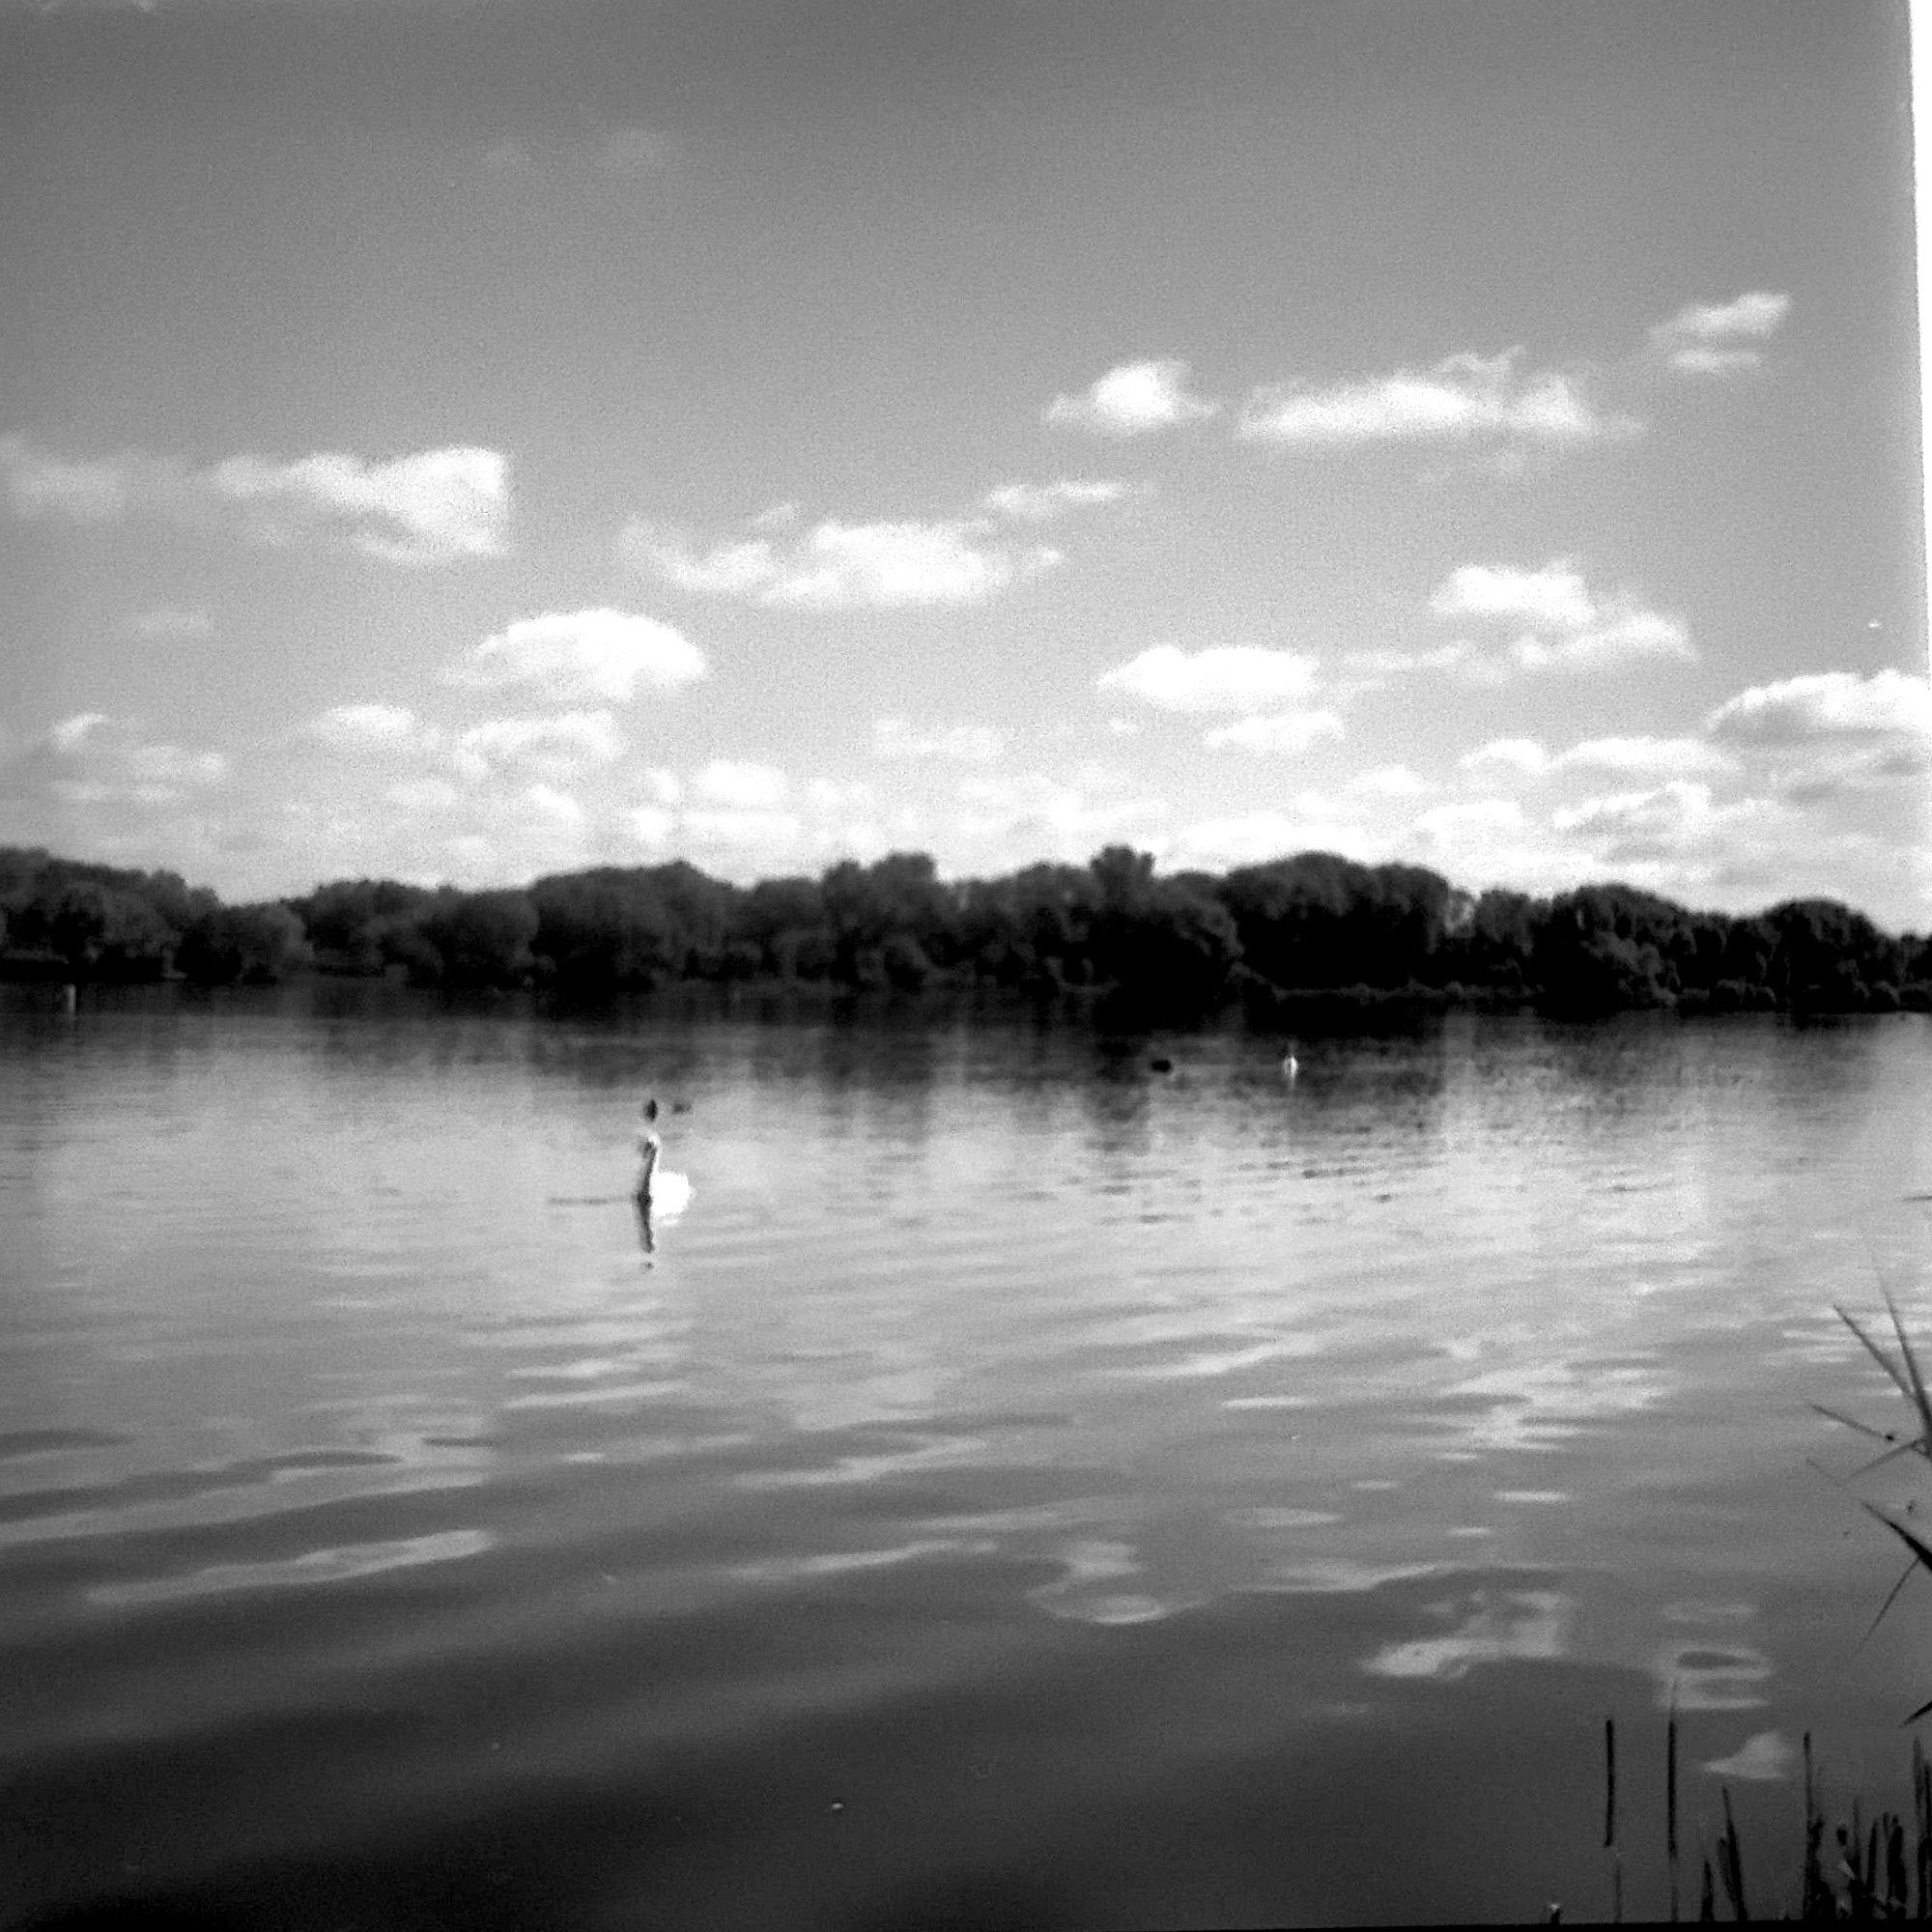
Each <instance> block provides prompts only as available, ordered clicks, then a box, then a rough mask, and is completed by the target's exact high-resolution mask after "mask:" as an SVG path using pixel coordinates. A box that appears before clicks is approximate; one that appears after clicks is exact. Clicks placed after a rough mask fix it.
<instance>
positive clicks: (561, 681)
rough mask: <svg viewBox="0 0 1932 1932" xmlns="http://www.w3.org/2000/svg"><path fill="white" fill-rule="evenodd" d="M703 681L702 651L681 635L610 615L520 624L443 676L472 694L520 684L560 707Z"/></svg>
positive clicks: (558, 616)
mask: <svg viewBox="0 0 1932 1932" xmlns="http://www.w3.org/2000/svg"><path fill="white" fill-rule="evenodd" d="M703 675H704V656H703V653H702V652H700V651H699V650H698V648H697V646H696V644H694V643H692V642H691V641H690V640H689V639H687V638H685V636H684V635H683V634H682V633H681V632H679V631H676V630H673V629H672V628H671V626H670V625H668V624H661V623H659V622H658V621H657V620H656V619H655V618H653V617H639V616H634V615H632V614H631V613H630V612H628V611H611V610H599V611H569V612H564V611H552V612H549V613H546V614H545V615H543V616H540V617H525V618H520V619H519V620H518V621H517V622H516V623H514V624H511V625H510V626H509V627H508V628H507V629H505V630H501V631H498V632H497V633H496V634H495V635H494V636H492V637H488V638H485V639H483V641H482V642H481V643H480V644H478V645H477V646H476V647H475V649H474V650H472V651H471V652H469V655H468V656H467V657H465V658H463V659H462V660H461V661H460V662H458V663H457V664H454V665H452V666H450V667H449V668H447V669H446V670H445V671H444V672H443V673H442V676H443V679H444V681H445V682H446V683H449V684H456V685H463V686H467V687H469V688H470V689H473V690H479V691H495V690H499V689H501V688H502V687H504V686H508V685H521V686H526V687H529V688H530V689H532V690H535V691H538V692H540V693H542V695H544V696H547V697H550V698H552V699H554V701H555V702H557V703H559V704H568V703H571V702H584V701H588V702H596V701H598V700H600V699H602V700H606V701H609V702H612V703H619V704H622V703H627V702H628V701H629V700H630V698H631V696H632V695H633V694H634V693H635V692H636V691H637V689H638V687H639V685H650V686H654V687H656V688H657V689H659V690H666V691H668V690H675V689H676V688H677V687H678V686H680V685H686V684H690V683H692V682H693V681H694V680H696V679H697V678H700V677H702V676H703Z"/></svg>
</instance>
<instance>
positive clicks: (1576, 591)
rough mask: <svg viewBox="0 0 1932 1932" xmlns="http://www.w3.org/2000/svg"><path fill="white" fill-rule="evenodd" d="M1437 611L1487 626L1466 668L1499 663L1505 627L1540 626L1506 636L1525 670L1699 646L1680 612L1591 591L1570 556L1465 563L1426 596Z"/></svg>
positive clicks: (1671, 654)
mask: <svg viewBox="0 0 1932 1932" xmlns="http://www.w3.org/2000/svg"><path fill="white" fill-rule="evenodd" d="M1429 608H1430V611H1431V612H1432V613H1433V614H1434V615H1435V616H1436V617H1437V618H1440V619H1444V620H1455V619H1459V618H1463V619H1471V620H1474V621H1476V622H1478V623H1481V624H1483V625H1484V626H1485V627H1486V628H1487V629H1488V630H1489V632H1490V635H1491V639H1492V648H1490V649H1488V650H1486V651H1485V652H1483V653H1482V654H1480V655H1475V654H1472V655H1471V657H1470V659H1469V661H1468V663H1467V665H1466V666H1465V667H1464V668H1476V667H1477V666H1482V667H1484V668H1488V669H1490V670H1492V671H1493V670H1494V669H1495V668H1497V667H1498V658H1497V654H1496V650H1495V649H1494V648H1493V645H1494V643H1495V642H1496V641H1497V640H1498V639H1500V638H1501V635H1502V630H1503V627H1510V628H1513V627H1514V626H1515V625H1517V624H1519V623H1522V624H1529V625H1533V626H1534V627H1535V628H1534V629H1531V630H1526V631H1523V632H1521V633H1520V635H1518V636H1517V637H1516V638H1515V639H1513V640H1508V641H1507V644H1506V658H1507V661H1509V662H1512V663H1514V664H1515V665H1516V666H1517V667H1518V668H1520V669H1523V670H1541V669H1548V668H1557V669H1570V670H1582V669H1592V668H1600V667H1603V666H1605V665H1612V664H1620V663H1627V662H1629V661H1631V660H1633V659H1638V658H1658V657H1663V658H1680V659H1685V660H1693V659H1694V658H1695V657H1696V651H1695V649H1694V648H1693V647H1692V645H1691V642H1690V633H1689V631H1688V630H1687V629H1686V628H1685V625H1684V622H1683V620H1682V619H1681V618H1679V617H1674V616H1671V615H1668V614H1667V613H1665V612H1663V611H1653V610H1650V609H1648V608H1647V607H1646V606H1645V605H1644V604H1642V603H1641V602H1640V601H1639V600H1638V599H1637V597H1636V596H1635V594H1634V592H1632V591H1629V590H1619V591H1616V592H1614V593H1613V594H1611V595H1610V596H1608V597H1602V598H1600V597H1597V596H1594V595H1592V593H1591V591H1590V589H1589V586H1588V585H1587V584H1586V583H1585V582H1584V580H1583V577H1582V574H1581V572H1580V571H1579V570H1578V569H1577V566H1576V565H1575V564H1574V563H1572V562H1570V561H1568V560H1567V559H1565V558H1558V559H1556V560H1555V561H1554V562H1551V563H1548V564H1545V565H1544V566H1543V568H1542V569H1540V570H1522V569H1519V568H1517V567H1515V566H1513V565H1509V564H1484V563H1470V564H1464V565H1463V566H1462V567H1461V568H1460V569H1458V570H1454V571H1452V572H1451V573H1450V574H1449V576H1448V577H1446V578H1445V579H1444V580H1443V581H1442V582H1440V583H1439V584H1437V585H1436V587H1435V591H1434V593H1433V594H1432V595H1431V597H1430V600H1429Z"/></svg>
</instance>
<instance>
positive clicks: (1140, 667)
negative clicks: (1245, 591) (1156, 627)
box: [1099, 644, 1317, 716]
mask: <svg viewBox="0 0 1932 1932" xmlns="http://www.w3.org/2000/svg"><path fill="white" fill-rule="evenodd" d="M1316 668H1317V666H1316V661H1315V659H1313V658H1311V657H1304V656H1302V655H1301V654H1299V653H1298V652H1295V651H1276V650H1266V649H1264V648H1263V647H1262V646H1260V645H1258V644H1216V645H1212V646H1210V647H1208V649H1206V650H1201V651H1196V652H1193V653H1192V654H1190V653H1188V652H1186V651H1183V650H1181V649H1180V648H1179V645H1176V644H1156V645H1155V646H1154V647H1153V648H1152V649H1151V650H1145V651H1143V652H1142V653H1141V654H1140V656H1139V657H1137V658H1131V659H1129V660H1128V662H1127V663H1125V664H1123V665H1117V666H1115V668H1113V669H1112V670H1109V671H1103V672H1102V673H1101V674H1100V678H1099V689H1100V690H1102V691H1121V692H1125V693H1126V694H1128V695H1129V696H1133V697H1138V698H1141V699H1142V700H1144V701H1145V702H1146V703H1149V704H1151V705H1154V706H1155V707H1157V708H1158V709H1160V710H1162V711H1180V712H1222V713H1228V712H1233V713H1237V714H1245V715H1249V716H1252V715H1254V714H1256V713H1258V712H1262V711H1264V710H1267V709H1268V708H1270V707H1271V706H1276V705H1282V704H1288V703H1291V702H1293V700H1294V699H1296V698H1298V697H1301V696H1305V695H1306V694H1307V692H1308V690H1309V688H1310V687H1311V686H1312V685H1313V683H1314V681H1315V672H1316Z"/></svg>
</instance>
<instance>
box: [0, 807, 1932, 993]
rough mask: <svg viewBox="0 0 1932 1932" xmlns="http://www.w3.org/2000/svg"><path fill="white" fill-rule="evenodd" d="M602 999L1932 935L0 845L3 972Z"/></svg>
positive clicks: (1066, 987)
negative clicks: (140, 864) (265, 876)
mask: <svg viewBox="0 0 1932 1932" xmlns="http://www.w3.org/2000/svg"><path fill="white" fill-rule="evenodd" d="M308 971H321V972H327V973H336V974H364V975H380V974H388V975H391V976H395V977H399V978H404V979H407V980H411V981H412V982H414V983H417V984H423V985H440V986H483V987H535V988H538V989H547V990H550V991H554V992H555V993H558V994H567V995H573V996H579V997H585V998H595V997H601V996H605V995H610V994H613V993H619V992H627V991H647V990H649V989H651V988H654V987H660V986H664V985H668V984H671V983H675V982H679V981H690V980H698V981H704V980H709V981H778V982H785V983H793V984H819V985H825V986H830V987H841V988H856V989H878V990H888V989H890V990H896V991H899V992H904V993H915V992H918V991H921V990H923V989H925V988H928V987H932V986H935V985H948V984H951V985H975V984H993V985H998V986H1003V987H1009V988H1015V989H1023V990H1034V991H1041V992H1055V993H1059V992H1084V993H1090V994H1094V995H1096V996H1105V997H1106V998H1108V999H1109V1000H1112V1001H1114V1002H1116V1003H1121V1002H1124V1003H1126V1004H1128V1005H1139V1006H1142V1007H1145V1008H1146V1009H1149V1010H1150V1011H1158V1012H1160V1013H1162V1014H1180V1013H1205V1012H1208V1011H1211V1010H1214V1009H1218V1008H1220V1007H1222V1006H1224V1005H1228V1004H1230V1003H1232V1002H1235V1001H1237V1000H1238V1001H1241V1002H1244V1003H1245V1004H1246V1005H1247V1006H1248V1007H1249V1009H1251V1010H1253V1011H1256V1012H1258V1013H1260V1014H1262V1015H1263V1016H1265V1015H1267V1014H1268V1013H1270V1012H1289V1011H1293V1010H1294V1009H1297V1008H1299V1007H1305V1006H1307V1005H1309V1004H1311V1003H1313V1004H1315V1005H1329V1006H1336V1007H1350V1008H1352V1007H1362V1006H1369V1005H1378V1004H1404V1003H1414V1004H1423V1005H1438V1006H1449V1005H1459V1004H1494V1005H1519V1004H1534V1005H1536V1006H1538V1007H1541V1008H1543V1009H1547V1010H1551V1011H1556V1012H1569V1013H1578V1014H1584V1013H1602V1012H1610V1011H1617V1010H1621V1009H1629V1008H1640V1007H1670V1006H1675V1007H1678V1008H1680V1009H1685V1010H1691V1011H1738V1010H1748V1009H1764V1010H1786V1011H1818V1012H1865V1011H1889V1010H1895V1009H1899V1008H1901V1007H1906V1008H1912V1009H1918V1010H1920V1011H1925V1010H1932V938H1925V937H1916V936H1914V935H1912V934H1906V935H1904V936H1902V937H1894V936H1892V935H1890V934H1889V933H1886V932H1884V931H1882V930H1881V929H1880V928H1879V927H1878V926H1876V925H1875V924H1873V923H1872V922H1871V921H1870V920H1868V919H1867V918H1865V917H1864V915H1863V914H1861V913H1860V912H1857V911H1855V910H1854V909H1852V908H1851V907H1849V906H1846V905H1842V904H1840V903H1838V902H1837V901H1836V900H1833V899H1823V898H1807V899H1787V900H1785V901H1783V902H1782V903H1780V904H1777V905H1775V906H1772V907H1770V908H1769V909H1768V910H1766V911H1764V912H1761V913H1757V914H1752V915H1747V916H1733V915H1730V914H1725V913H1715V912H1693V911H1690V910H1689V909H1687V908H1686V907H1684V906H1681V905H1678V904H1676V903H1674V902H1673V901H1672V900H1670V899H1667V898H1663V897H1661V896H1659V895H1656V894H1654V893H1647V892H1642V891H1639V890H1637V889H1635V888H1634V887H1631V886H1626V885H1617V884H1608V885H1592V886H1584V887H1582V888H1580V889H1578V890H1577V891H1574V892H1567V893H1560V894H1557V895H1553V896H1551V897H1548V898H1536V897H1531V896H1529V895H1526V894H1522V893H1515V892H1508V891H1502V890H1492V891H1489V892H1485V893H1482V894H1480V895H1471V894H1469V893H1465V892H1462V891H1459V890H1458V889H1457V888H1455V887H1454V886H1452V885H1451V884H1450V883H1449V881H1448V880H1446V879H1444V878H1443V877H1441V876H1440V875H1439V874H1438V873H1435V872H1433V871H1431V870H1429V869H1427V868H1426V867H1420V866H1406V865H1381V866H1365V865H1360V864H1357V863H1356V862H1354V861H1352V860H1350V859H1344V858H1341V857H1338V856H1337V855H1335V854H1334V853H1328V852H1304V853H1300V854H1298V855H1296V856H1294V857H1293V858H1283V859H1277V860H1273V861H1271V862H1269V863H1268V864H1266V865H1259V866H1244V867H1237V868H1236V869H1235V870H1233V871H1230V872H1228V873H1225V874H1219V875H1217V874H1214V873H1210V872H1200V871H1183V872H1173V873H1164V874H1163V873H1156V872H1155V870H1154V862H1153V859H1152V856H1151V854H1149V853H1146V852H1137V851H1135V850H1133V849H1132V848H1130V847H1128V846H1124V845H1110V846H1108V847H1107V848H1106V849H1105V850H1104V851H1101V852H1099V853H1097V854H1096V855H1095V856H1094V859H1093V860H1091V861H1090V862H1089V863H1088V864H1087V865H1085V866H1070V865H1048V864H1042V865H1036V866H1028V867H1024V868H1023V869H1021V870H1019V871H1017V872H1012V873H1009V874H1008V875H1006V876H1004V877H1000V878H992V879H962V880H956V881H948V880H943V879H941V878H940V877H939V874H938V871H937V868H936V867H935V866H934V864H933V862H932V860H931V859H930V858H929V857H928V856H926V855H925V854H923V853H911V852H896V853H893V854H891V855H890V856H888V857H886V858H883V859H880V860H878V861H876V862H875V863H873V864H871V865H860V864H858V863H856V862H855V861H852V860H844V861H841V862H840V863H839V864H838V865H835V866H833V867H829V868H828V869H827V870H825V871H824V872H822V873H820V874H819V875H818V876H817V877H815V878H814V877H810V876H805V875H801V876H798V877H791V878H777V879H764V880H760V881H759V882H758V883H757V884H755V885H753V886H736V885H732V884H730V883H728V882H726V881H725V880H723V879H715V878H712V877H710V876H709V875H708V874H707V873H705V872H702V871H700V870H698V869H697V867H695V866H691V865H689V864H686V863H685V862H683V861H676V862H673V863H671V864H669V865H664V866H651V867H608V866H607V867H593V868H591V869H589V870H585V871H577V872H561V873H554V874H551V875H549V876H546V877H544V878H540V879H537V880H534V881H533V882H532V883H531V884H529V885H528V886H526V887H523V888H521V889H517V890H505V891H487V892H473V893H467V892H458V891H456V890H455V889H453V888H450V887H442V888H439V889H435V890H431V889H427V888H424V887H420V886H412V885H405V884H402V883H400V882H398V881H396V880H393V879H340V880H335V881H332V882H330V883H329V884H327V885H322V886H318V887H317V888H316V889H315V890H314V891H313V892H311V893H308V894H305V895H301V896H299V897H294V898H287V899H279V900H268V901H261V902H256V903H251V904H242V905H224V904H222V902H221V901H220V900H219V899H218V898H217V897H216V896H215V895H214V894H213V893H212V892H210V891H209V890H208V889H207V888H205V887H190V886H188V885H187V884H185V882H184V881H183V880H182V878H181V877H180V876H179V875H178V874H176V873H173V872H166V871H161V872H141V871H133V870H127V869H122V868H117V867H108V866H96V865H86V864H82V863H79V862H76V861H72V860H67V859H60V858H56V857H53V856H51V855H50V854H48V853H47V852H45V851H43V850H38V849H36V850H23V849H20V848H9V847H0V973H5V974H7V975H8V976H10V977H14V978H20V977H30V976H35V975H39V976H42V977H47V978H55V977H58V978H61V979H65V980H156V979H162V978H182V979H186V980H193V981H197V982H200V983H204V984H221V983H231V982H235V981H243V982H261V981H272V980H282V979H286V978H288V977H289V976H291V975H293V974H297V973H301V972H308Z"/></svg>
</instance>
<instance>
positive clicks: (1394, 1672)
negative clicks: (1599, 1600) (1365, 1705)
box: [1362, 1590, 1577, 1684]
mask: <svg viewBox="0 0 1932 1932" xmlns="http://www.w3.org/2000/svg"><path fill="white" fill-rule="evenodd" d="M1475 1599H1476V1607H1475V1608H1474V1609H1473V1610H1471V1611H1470V1612H1469V1614H1468V1615H1467V1616H1466V1617H1465V1618H1464V1619H1463V1622H1462V1623H1461V1624H1460V1625H1459V1626H1458V1627H1457V1628H1456V1629H1455V1630H1454V1631H1452V1632H1451V1633H1450V1634H1448V1635H1446V1636H1432V1637H1413V1638H1410V1639H1409V1640H1408V1641H1407V1642H1406V1643H1394V1644H1388V1645H1386V1646H1384V1647H1383V1648H1382V1649H1381V1650H1378V1651H1377V1652H1376V1654H1375V1655H1374V1656H1373V1657H1372V1658H1370V1659H1369V1660H1368V1661H1367V1662H1365V1663H1364V1664H1363V1665H1362V1668H1363V1669H1364V1670H1366V1671H1367V1672H1368V1673H1369V1674H1370V1675H1371V1676H1374V1677H1426V1678H1429V1679H1431V1680H1433V1681H1434V1682H1435V1683H1438V1684H1448V1683H1455V1682H1456V1681H1457V1680H1458V1679H1460V1678H1463V1677H1466V1676H1467V1675H1468V1674H1469V1672H1470V1670H1471V1669H1472V1668H1473V1667H1474V1666H1475V1665H1477V1664H1478V1663H1503V1662H1522V1661H1531V1662H1556V1661H1558V1660H1560V1659H1562V1658H1564V1657H1567V1656H1568V1655H1569V1654H1570V1634H1571V1627H1572V1625H1573V1623H1574V1622H1575V1619H1576V1612H1577V1605H1576V1600H1575V1599H1574V1598H1573V1597H1571V1596H1570V1595H1568V1594H1567V1593H1566V1592H1564V1591H1561V1590H1509V1591H1504V1592H1502V1593H1500V1594H1499V1595H1496V1596H1494V1597H1492V1594H1491V1593H1490V1592H1489V1591H1487V1590H1479V1591H1477V1592H1476V1593H1475Z"/></svg>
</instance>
